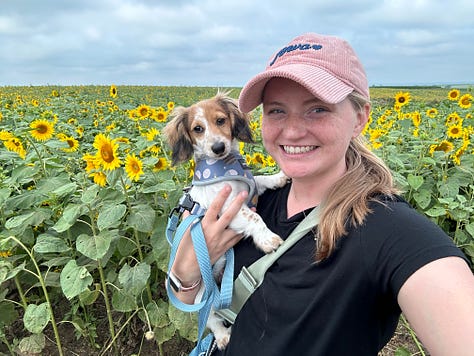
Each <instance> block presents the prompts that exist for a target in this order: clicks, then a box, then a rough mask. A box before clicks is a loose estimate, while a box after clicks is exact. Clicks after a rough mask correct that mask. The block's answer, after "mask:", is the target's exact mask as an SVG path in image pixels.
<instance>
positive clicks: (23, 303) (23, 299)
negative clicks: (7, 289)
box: [14, 275, 28, 310]
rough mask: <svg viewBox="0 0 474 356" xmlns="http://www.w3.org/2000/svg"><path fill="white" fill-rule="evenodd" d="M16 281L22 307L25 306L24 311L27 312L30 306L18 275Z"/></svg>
mask: <svg viewBox="0 0 474 356" xmlns="http://www.w3.org/2000/svg"><path fill="white" fill-rule="evenodd" d="M14 280H15V285H16V289H17V291H18V294H19V295H20V299H21V305H22V306H23V309H25V310H26V307H27V306H28V302H27V301H26V297H25V292H23V287H22V286H21V284H20V281H19V280H18V275H16V276H15V278H14Z"/></svg>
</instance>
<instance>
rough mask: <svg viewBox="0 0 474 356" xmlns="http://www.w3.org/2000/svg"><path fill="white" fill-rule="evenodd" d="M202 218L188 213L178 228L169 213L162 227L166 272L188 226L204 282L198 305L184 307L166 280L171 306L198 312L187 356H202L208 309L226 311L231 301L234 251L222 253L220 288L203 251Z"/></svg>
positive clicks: (206, 251) (176, 218) (208, 338)
mask: <svg viewBox="0 0 474 356" xmlns="http://www.w3.org/2000/svg"><path fill="white" fill-rule="evenodd" d="M201 218H202V215H194V214H191V215H189V216H187V217H186V218H185V219H184V220H183V221H182V222H181V224H179V226H178V227H176V226H177V224H178V221H179V216H177V215H176V214H170V217H169V219H168V226H167V228H166V238H167V240H168V242H169V243H170V245H171V252H170V261H169V263H168V272H169V271H171V267H172V266H173V263H174V260H175V258H176V252H177V250H178V246H179V244H180V243H181V240H182V238H183V236H184V233H185V232H186V230H187V229H188V228H189V227H191V239H192V242H193V245H194V250H195V252H196V257H197V261H198V264H199V268H200V270H201V278H202V281H203V283H204V293H203V296H202V299H201V302H199V303H197V304H186V303H183V302H182V301H180V300H179V299H178V298H177V297H176V296H175V294H174V293H173V291H172V290H171V285H170V282H169V279H167V280H166V290H167V292H168V297H169V299H170V301H171V303H172V304H173V305H174V306H175V307H176V308H178V309H180V310H182V311H184V312H199V317H198V339H197V344H196V347H195V348H194V350H193V351H192V352H191V353H190V356H200V355H203V354H204V353H205V351H206V349H207V348H208V346H209V344H210V342H211V341H212V335H211V334H210V335H208V336H207V337H206V338H205V339H202V337H203V334H204V331H205V329H206V323H207V319H208V318H209V314H210V312H211V309H212V308H214V309H215V310H218V309H222V308H228V307H229V306H230V304H231V302H232V290H233V279H234V250H233V249H229V250H227V252H226V253H225V257H226V265H225V268H224V274H223V276H222V282H221V288H220V290H219V287H218V285H217V283H216V281H215V280H214V277H213V273H212V265H211V260H210V257H209V251H208V249H207V244H206V239H205V237H204V233H203V232H202V227H201Z"/></svg>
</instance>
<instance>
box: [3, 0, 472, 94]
mask: <svg viewBox="0 0 474 356" xmlns="http://www.w3.org/2000/svg"><path fill="white" fill-rule="evenodd" d="M473 14H474V1H472V0H450V1H446V0H351V1H345V0H188V1H186V0H56V1H55V0H0V86H5V85H46V84H51V85H53V84H54V85H88V84H105V85H109V84H112V83H114V84H117V85H121V84H130V85H184V86H218V87H226V86H238V87H240V86H243V85H244V84H245V82H246V81H247V80H248V79H249V78H250V77H251V76H253V75H254V74H256V73H257V72H259V71H260V70H262V69H263V68H264V67H265V64H266V61H267V59H268V58H269V57H270V56H271V54H272V53H274V52H275V51H276V50H277V49H279V48H281V47H283V46H284V45H285V44H286V43H288V42H289V41H290V40H291V39H292V38H293V37H295V36H297V35H299V34H301V33H304V32H319V33H326V34H332V35H337V36H341V37H344V38H346V39H347V40H348V41H349V42H350V43H351V44H352V45H353V47H354V48H355V50H356V52H357V53H358V54H359V57H361V59H362V61H363V63H364V64H365V67H366V71H367V73H368V77H369V82H370V84H371V85H413V84H439V83H474V46H473V43H474V42H473V41H474V18H473Z"/></svg>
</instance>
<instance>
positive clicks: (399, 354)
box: [395, 347, 411, 356]
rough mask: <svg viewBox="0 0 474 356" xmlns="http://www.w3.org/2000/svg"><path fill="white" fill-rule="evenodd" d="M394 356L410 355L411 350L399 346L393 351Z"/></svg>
mask: <svg viewBox="0 0 474 356" xmlns="http://www.w3.org/2000/svg"><path fill="white" fill-rule="evenodd" d="M395 356H411V352H410V351H409V350H408V349H406V348H405V347H399V348H397V350H396V351H395Z"/></svg>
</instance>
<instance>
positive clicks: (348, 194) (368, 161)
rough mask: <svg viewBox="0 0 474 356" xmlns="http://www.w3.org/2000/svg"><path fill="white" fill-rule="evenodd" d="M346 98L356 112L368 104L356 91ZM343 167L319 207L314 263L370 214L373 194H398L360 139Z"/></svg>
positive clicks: (387, 172) (385, 169)
mask: <svg viewBox="0 0 474 356" xmlns="http://www.w3.org/2000/svg"><path fill="white" fill-rule="evenodd" d="M349 99H350V100H351V102H352V104H353V106H354V108H355V110H357V111H360V110H363V108H364V105H365V104H366V103H368V100H367V99H366V98H365V97H363V96H362V95H359V94H358V93H356V92H353V93H351V94H349ZM346 166H347V171H346V173H345V174H344V175H343V176H342V177H341V178H340V179H339V180H338V181H337V182H336V183H335V184H334V185H333V186H332V188H331V190H330V191H329V194H328V195H327V197H326V199H325V200H324V202H323V203H322V204H321V211H320V222H319V226H318V231H317V232H316V237H317V239H316V241H317V250H316V256H315V258H316V262H321V261H322V260H324V259H326V258H328V257H329V256H330V255H331V253H332V252H334V250H335V248H336V242H337V240H338V239H339V238H341V237H343V236H344V235H346V234H347V228H348V227H357V226H359V225H361V224H362V223H363V222H364V220H365V218H366V216H367V214H369V213H370V212H371V210H370V208H369V205H368V203H369V201H376V200H377V197H376V195H386V196H393V195H395V194H397V193H398V190H397V189H396V188H395V187H394V184H393V178H392V174H391V172H390V170H389V169H388V167H387V166H386V165H385V163H384V162H383V161H382V160H381V159H380V158H378V157H377V156H376V155H375V154H374V153H373V152H372V151H370V150H369V148H368V146H367V144H366V141H365V139H364V137H363V136H361V135H359V136H358V137H356V138H354V139H352V140H351V142H350V144H349V148H348V150H347V152H346ZM349 224H350V225H349Z"/></svg>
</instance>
